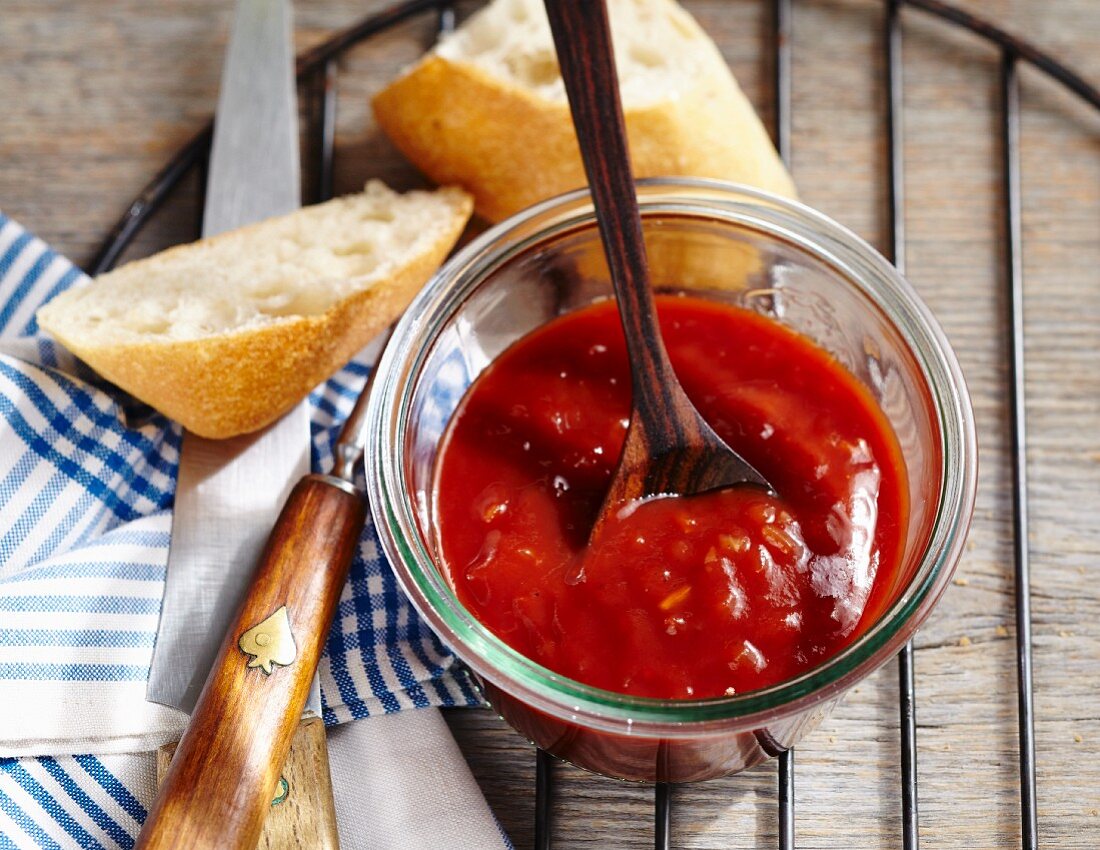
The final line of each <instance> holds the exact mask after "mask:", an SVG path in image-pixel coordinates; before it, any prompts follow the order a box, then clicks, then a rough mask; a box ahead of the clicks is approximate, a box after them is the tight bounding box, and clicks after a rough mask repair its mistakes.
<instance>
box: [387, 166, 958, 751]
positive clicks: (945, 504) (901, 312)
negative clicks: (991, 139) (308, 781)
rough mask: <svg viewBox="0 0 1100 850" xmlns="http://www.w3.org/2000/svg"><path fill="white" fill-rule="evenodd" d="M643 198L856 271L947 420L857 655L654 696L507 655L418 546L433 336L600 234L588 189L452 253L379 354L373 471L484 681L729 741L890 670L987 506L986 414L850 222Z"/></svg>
mask: <svg viewBox="0 0 1100 850" xmlns="http://www.w3.org/2000/svg"><path fill="white" fill-rule="evenodd" d="M638 194H639V204H640V206H641V208H642V214H643V216H644V217H645V216H655V215H660V214H669V213H673V212H674V213H676V214H677V215H685V214H687V215H692V216H695V217H699V218H709V219H711V220H714V219H715V218H717V219H720V220H724V221H728V222H733V223H739V222H740V223H743V222H745V221H748V220H752V221H753V222H754V223H755V224H756V225H757V226H759V227H760V228H762V229H763V230H764V231H765V232H767V233H769V235H772V236H777V237H782V238H784V239H785V240H789V241H792V242H794V243H796V244H797V245H798V247H800V248H801V249H802V250H804V251H807V252H809V253H811V254H812V255H814V256H815V257H816V258H817V259H819V260H821V261H823V262H825V263H826V264H828V265H829V266H832V267H833V268H834V269H835V270H837V271H838V272H840V273H841V274H843V275H844V277H845V278H846V279H847V280H848V281H849V282H850V283H851V284H852V285H854V286H856V287H857V288H858V289H859V290H860V291H861V293H862V294H863V295H865V296H866V297H867V298H868V299H869V300H870V301H871V302H872V303H873V304H875V305H876V306H877V307H878V308H879V309H880V310H881V311H882V312H883V313H884V315H885V316H886V318H887V319H888V320H889V321H890V323H891V324H892V325H893V327H894V328H895V329H896V330H897V332H898V333H899V335H900V336H901V338H902V339H903V340H904V341H905V344H906V345H907V346H908V348H909V352H910V354H911V356H912V357H913V360H914V362H916V364H917V365H918V367H919V369H920V372H921V374H922V377H923V380H924V382H925V386H926V389H927V390H928V395H929V398H930V399H931V402H932V408H933V410H934V413H935V419H936V423H937V425H938V426H939V427H938V430H939V440H940V445H939V449H940V451H939V457H940V463H941V469H940V470H939V473H940V487H939V493H938V505H937V508H936V512H935V516H934V518H933V520H932V524H931V528H930V531H929V535H928V539H927V541H926V542H925V550H924V553H923V554H922V556H921V559H920V562H919V564H918V565H917V567H916V569H915V570H914V572H913V574H912V576H911V578H910V580H909V583H908V585H907V586H906V587H905V588H904V589H903V590H902V591H901V592H899V593H898V596H897V598H896V599H895V600H894V601H893V603H892V604H891V605H890V607H889V608H887V610H886V611H885V612H883V613H882V614H881V615H880V616H879V617H878V619H877V620H876V622H875V623H873V624H872V625H871V626H870V627H869V628H868V629H867V630H866V631H865V632H863V633H862V634H860V636H859V637H858V638H857V639H856V640H854V641H853V642H852V643H851V644H850V645H849V646H847V647H845V648H844V649H843V650H841V651H840V652H838V653H837V654H836V655H833V656H831V657H830V658H828V659H827V660H825V661H824V662H822V663H821V664H819V665H817V666H816V667H813V668H811V669H810V670H807V671H805V672H803V673H802V674H800V675H799V676H796V677H794V678H792V679H787V680H784V681H783V682H780V683H777V684H775V685H772V686H769V687H767V688H764V689H761V690H757V691H750V692H746V693H744V694H737V695H734V696H722V697H712V698H705V699H655V698H650V697H637V696H630V695H626V694H621V693H618V692H614V691H607V690H603V689H600V688H596V687H593V686H591V685H586V684H583V683H581V682H577V681H576V680H573V679H569V678H568V677H565V676H562V675H560V674H558V673H555V672H553V671H552V670H549V669H548V668H546V667H543V666H542V665H540V664H538V663H536V662H534V661H532V660H531V659H529V658H527V657H526V656H523V655H522V654H520V653H519V652H517V651H516V650H515V649H513V648H512V647H510V646H509V645H508V644H506V643H505V642H504V641H502V640H501V639H500V638H498V637H497V636H496V635H494V634H493V633H492V632H491V631H490V630H489V629H488V628H486V627H485V626H484V625H482V624H481V623H480V622H479V621H478V620H477V619H476V618H474V617H473V615H472V614H470V612H469V611H467V610H466V609H465V607H464V606H463V605H462V604H461V603H460V602H459V600H458V598H457V596H456V595H455V594H454V591H453V590H452V589H451V588H450V586H449V585H448V584H447V582H446V580H445V579H444V578H443V577H442V575H441V572H440V570H439V569H438V567H437V566H436V565H435V564H434V563H433V559H432V558H431V555H430V553H429V551H428V549H427V547H426V545H425V544H424V541H423V540H422V538H421V536H420V532H419V530H418V528H419V526H418V523H417V521H416V518H415V516H414V515H413V510H414V508H413V504H412V499H411V498H410V497H409V487H408V481H407V480H406V467H405V464H404V463H403V460H402V453H403V435H404V433H405V429H406V427H407V425H408V414H409V402H410V400H411V398H412V390H413V389H414V387H415V384H416V380H415V378H416V376H417V375H418V374H419V368H420V367H421V366H422V365H423V363H424V362H425V360H426V358H427V356H428V354H429V353H430V351H431V348H432V345H431V342H432V341H433V340H434V335H435V333H436V332H438V330H439V329H440V328H441V327H442V326H443V323H444V322H445V321H446V320H447V318H448V317H449V316H450V315H451V314H452V313H453V312H454V311H455V310H457V309H458V308H459V307H460V305H461V304H462V303H463V302H464V301H465V300H466V298H467V296H468V295H469V294H470V293H472V292H473V290H474V289H475V288H476V287H477V286H478V285H479V284H480V282H481V281H483V280H485V279H486V278H487V277H488V276H489V275H490V274H491V273H492V272H493V271H494V270H495V269H497V268H499V267H500V266H501V265H503V264H504V263H506V262H507V261H508V260H509V259H510V258H512V257H514V256H516V255H517V254H518V253H522V252H524V251H526V250H528V249H530V248H531V247H532V246H533V245H536V244H538V243H540V242H543V241H545V240H547V239H550V238H552V237H553V236H554V235H555V234H557V233H560V232H561V231H562V229H569V228H572V227H575V226H577V225H581V224H583V225H586V226H592V224H593V223H594V221H595V215H594V211H593V208H592V204H591V198H590V195H589V192H588V190H587V189H579V190H576V191H573V192H569V193H567V194H564V195H560V196H557V197H555V198H551V199H548V200H546V201H543V202H541V203H539V204H536V205H534V206H532V207H529V208H528V209H526V210H524V211H522V212H520V213H517V214H516V215H514V216H512V217H511V218H509V219H507V220H505V221H503V222H501V223H499V224H497V225H495V226H494V227H492V228H490V229H489V230H487V231H486V232H485V233H483V234H481V235H480V236H479V237H478V238H476V239H474V240H473V241H472V242H470V243H469V244H468V245H467V246H466V247H465V248H463V249H462V250H461V251H459V252H458V253H457V254H455V256H454V257H452V258H451V259H450V260H449V261H448V262H447V263H446V264H445V265H444V266H443V267H442V268H441V269H440V270H439V271H438V272H437V273H436V275H435V276H434V277H433V278H432V279H431V280H430V281H429V282H428V283H427V284H426V285H425V286H424V288H423V289H422V290H421V291H420V293H419V294H418V295H417V296H416V298H415V299H414V300H413V302H412V303H411V304H410V306H409V308H408V309H407V310H406V312H405V314H404V316H403V317H402V318H401V320H400V321H399V322H398V324H397V326H396V328H395V330H394V333H393V336H392V338H391V341H390V343H389V344H388V345H387V347H386V349H385V351H384V352H383V354H382V357H381V359H380V360H379V363H378V365H377V368H378V370H379V374H378V377H377V379H376V381H375V391H374V392H372V394H371V398H370V399H369V401H368V412H367V429H368V444H367V452H366V461H365V462H366V472H367V475H366V480H367V485H368V496H369V499H370V504H371V510H372V513H373V516H374V521H375V527H376V529H377V531H378V534H379V539H380V541H381V543H382V547H383V550H384V552H385V554H386V556H387V557H388V558H389V560H390V563H391V564H392V565H393V567H394V571H395V573H396V575H397V578H398V581H399V583H400V584H401V585H402V587H403V589H404V590H405V592H406V594H407V595H408V596H409V597H410V599H411V600H412V602H413V605H414V606H415V607H416V609H417V610H418V611H419V612H420V614H421V615H422V616H423V617H424V618H425V620H426V621H427V622H428V624H429V625H430V626H431V627H432V628H433V629H434V630H435V631H436V632H437V634H439V635H440V637H441V638H442V639H443V640H444V642H446V643H448V644H449V645H450V646H452V647H453V648H454V649H455V650H456V652H457V654H458V655H459V657H461V658H462V659H463V660H464V661H465V662H466V663H467V664H468V665H469V666H470V667H471V668H472V669H473V670H474V671H475V672H476V673H478V674H479V675H482V676H484V677H486V678H488V679H489V680H491V681H493V682H494V683H495V684H496V685H497V686H499V687H502V688H503V689H504V690H506V691H508V692H510V693H512V694H513V695H514V696H516V697H517V698H519V699H521V700H523V701H524V702H526V703H528V704H529V705H531V706H533V707H535V708H538V709H540V710H542V711H545V712H547V713H548V714H551V715H553V716H556V717H559V718H562V719H564V720H568V721H571V722H580V723H584V724H585V725H588V726H591V727H594V728H599V729H604V730H606V731H617V732H621V731H623V728H624V725H625V726H626V727H627V728H629V729H631V730H632V731H633V732H636V733H639V734H641V733H645V734H658V735H661V736H666V737H680V736H682V735H688V734H690V735H692V736H697V735H699V734H700V733H705V732H706V731H707V730H708V729H710V728H713V729H714V731H716V732H718V731H725V730H727V729H728V727H729V724H730V723H731V722H735V723H736V724H738V725H745V726H747V727H752V726H757V725H762V724H763V723H766V722H769V721H771V720H773V719H775V718H777V717H780V716H787V715H790V714H793V713H799V712H803V711H805V710H807V709H808V708H811V707H813V706H815V705H818V704H820V703H822V702H824V701H827V700H829V699H832V698H835V697H836V696H838V695H839V694H840V693H841V692H843V691H844V690H846V689H847V688H848V687H850V686H851V685H853V684H854V683H855V682H856V681H857V680H859V679H861V678H863V676H865V675H866V674H867V673H869V672H871V670H873V669H875V668H876V667H878V666H880V665H881V663H883V662H884V661H886V660H887V659H888V658H889V656H890V655H891V654H893V653H894V652H896V651H897V650H898V649H900V647H901V646H902V644H903V643H904V642H905V641H906V640H907V639H908V638H909V637H910V636H911V634H912V632H913V631H915V630H916V628H917V627H918V626H919V625H920V623H922V622H923V621H924V619H925V618H926V617H927V615H928V613H929V612H930V610H931V608H932V607H933V606H934V605H935V603H936V601H937V600H938V599H939V597H940V596H941V595H942V593H943V592H944V590H946V587H947V585H948V582H949V581H950V578H951V574H952V573H953V570H954V566H955V564H956V563H957V561H958V558H959V556H960V555H961V551H962V547H963V544H964V542H965V537H966V531H967V529H968V527H969V523H970V517H971V514H972V512H973V506H974V498H975V490H976V479H977V462H976V459H977V449H976V435H975V428H974V417H973V411H972V409H971V405H970V399H969V395H968V393H967V391H966V384H965V380H964V378H963V374H962V370H961V368H960V366H959V364H958V361H957V359H956V358H955V355H954V352H953V351H952V350H951V347H950V345H949V344H948V342H947V339H946V337H945V335H944V333H943V330H942V329H941V327H940V326H939V324H938V322H937V321H936V320H935V318H934V317H933V316H932V313H931V312H930V311H929V309H928V308H927V306H926V305H925V304H924V303H923V302H922V301H921V299H920V298H919V296H918V295H917V294H916V292H915V290H914V289H913V288H912V286H911V285H910V284H909V283H908V282H907V281H906V280H905V279H904V278H903V277H902V276H901V275H900V274H899V273H898V271H897V270H896V269H895V268H894V266H893V265H891V264H890V263H889V262H888V261H887V260H886V259H885V258H884V257H882V255H881V254H879V253H878V252H877V251H875V249H874V248H872V247H871V246H870V245H869V244H868V243H866V242H865V241H864V240H862V239H861V238H860V237H858V236H857V235H856V234H854V233H853V232H851V231H850V230H848V229H847V228H845V227H843V226H842V225H840V224H838V223H836V222H834V221H833V220H832V219H830V218H828V217H826V216H825V215H823V214H821V213H819V212H817V211H815V210H813V209H811V208H809V207H807V206H806V205H804V204H802V203H799V202H797V201H792V200H788V199H786V198H781V197H778V196H776V195H772V194H770V193H767V192H763V191H761V190H758V189H754V188H751V187H748V186H742V185H739V184H734V183H728V182H724V181H720V180H710V179H701V178H649V179H646V180H640V181H638ZM746 201H747V202H748V203H746ZM685 724H687V726H686V727H685Z"/></svg>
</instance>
